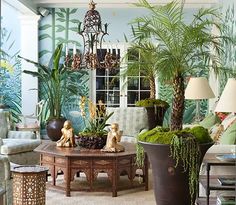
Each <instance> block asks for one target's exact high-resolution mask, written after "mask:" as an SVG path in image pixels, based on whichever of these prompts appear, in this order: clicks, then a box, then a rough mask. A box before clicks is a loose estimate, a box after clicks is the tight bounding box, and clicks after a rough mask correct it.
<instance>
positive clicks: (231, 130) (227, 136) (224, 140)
mask: <svg viewBox="0 0 236 205" xmlns="http://www.w3.org/2000/svg"><path fill="white" fill-rule="evenodd" d="M220 144H236V120H235V121H234V122H233V124H232V125H230V126H229V127H228V128H227V130H226V131H225V132H224V133H223V134H222V135H221V137H220Z"/></svg>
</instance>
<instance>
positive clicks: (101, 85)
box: [96, 77, 106, 90]
mask: <svg viewBox="0 0 236 205" xmlns="http://www.w3.org/2000/svg"><path fill="white" fill-rule="evenodd" d="M105 85H106V83H105V78H104V77H97V78H96V89H97V90H105Z"/></svg>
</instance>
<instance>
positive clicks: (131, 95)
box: [127, 91, 139, 104]
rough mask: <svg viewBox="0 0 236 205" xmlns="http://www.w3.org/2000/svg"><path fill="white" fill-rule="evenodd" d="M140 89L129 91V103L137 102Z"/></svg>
mask: <svg viewBox="0 0 236 205" xmlns="http://www.w3.org/2000/svg"><path fill="white" fill-rule="evenodd" d="M138 94H139V92H138V91H134V92H133V91H129V92H128V102H127V103H128V104H135V102H136V101H138V98H139V97H138Z"/></svg>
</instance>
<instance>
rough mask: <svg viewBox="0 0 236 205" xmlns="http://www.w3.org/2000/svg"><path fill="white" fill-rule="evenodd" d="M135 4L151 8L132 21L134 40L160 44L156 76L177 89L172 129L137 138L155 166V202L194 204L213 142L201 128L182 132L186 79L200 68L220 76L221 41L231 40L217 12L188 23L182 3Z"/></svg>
mask: <svg viewBox="0 0 236 205" xmlns="http://www.w3.org/2000/svg"><path fill="white" fill-rule="evenodd" d="M136 6H138V7H142V8H146V9H148V11H149V14H148V15H145V16H144V17H138V18H136V19H134V21H133V22H132V23H133V29H134V31H135V33H136V36H135V39H138V40H140V39H141V40H142V39H144V41H145V40H146V39H147V38H148V39H152V40H156V41H157V42H158V44H159V49H158V50H157V52H158V53H157V54H158V58H157V59H156V67H157V68H158V69H157V72H158V78H159V80H161V81H162V82H171V84H172V87H173V101H172V113H171V124H170V128H168V129H163V128H162V129H159V128H154V129H153V130H150V131H148V132H147V133H145V135H141V136H140V137H139V139H138V140H139V144H141V145H142V146H143V147H144V150H145V151H146V152H147V155H148V157H149V159H150V162H151V164H152V169H153V177H154V190H155V198H156V202H157V204H158V205H170V204H175V205H193V204H194V202H195V196H196V190H197V186H198V171H199V166H200V164H201V159H202V158H203V156H204V154H205V152H206V151H207V149H208V148H209V147H210V146H211V145H212V142H211V140H210V138H209V135H208V133H207V131H206V130H204V128H202V127H200V128H196V129H197V130H182V122H183V113H184V99H185V97H184V91H185V84H184V82H185V81H184V79H185V77H187V76H188V75H189V74H191V75H194V73H196V69H206V70H210V69H213V70H214V71H216V73H219V71H220V68H221V66H220V64H219V62H220V60H219V56H220V53H221V51H222V50H221V47H220V46H221V41H223V40H230V39H229V38H227V37H223V36H222V35H221V29H222V27H221V25H220V23H219V22H220V14H219V12H218V11H217V9H214V8H206V9H200V10H199V11H198V13H197V14H195V15H194V16H193V18H192V21H191V22H190V23H189V24H188V23H187V22H186V21H185V20H184V12H183V6H184V3H183V2H182V3H178V2H170V3H168V4H166V5H163V6H153V5H150V4H149V3H148V2H147V1H146V0H140V1H139V3H137V4H136ZM213 26H215V27H216V28H218V29H219V34H218V35H216V34H213V33H212V29H211V28H212V27H213ZM228 42H230V41H228ZM212 51H214V52H212ZM210 61H211V64H210V63H209V62H210ZM198 136H203V137H198ZM199 138H201V140H199ZM140 148H141V147H140V146H139V147H138V151H140ZM171 156H172V157H171Z"/></svg>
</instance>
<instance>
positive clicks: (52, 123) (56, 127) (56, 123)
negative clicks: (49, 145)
mask: <svg viewBox="0 0 236 205" xmlns="http://www.w3.org/2000/svg"><path fill="white" fill-rule="evenodd" d="M65 121H66V118H60V119H51V120H49V121H48V122H47V125H46V130H47V135H48V137H49V138H50V139H51V140H52V141H57V140H59V139H60V138H61V136H62V133H61V129H62V128H63V125H64V122H65Z"/></svg>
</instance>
